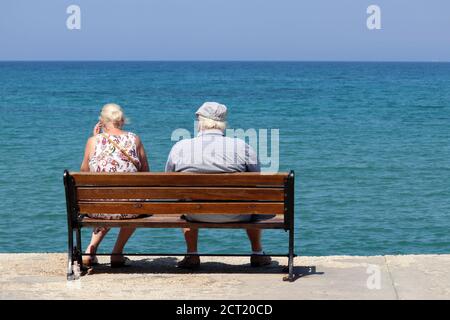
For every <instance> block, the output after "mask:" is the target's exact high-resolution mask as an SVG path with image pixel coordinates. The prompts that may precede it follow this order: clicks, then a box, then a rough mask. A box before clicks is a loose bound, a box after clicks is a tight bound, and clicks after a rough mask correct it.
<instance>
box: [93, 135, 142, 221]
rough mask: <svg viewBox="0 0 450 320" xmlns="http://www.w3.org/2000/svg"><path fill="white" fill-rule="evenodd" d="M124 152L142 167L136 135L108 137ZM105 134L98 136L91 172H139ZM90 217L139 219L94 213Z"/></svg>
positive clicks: (131, 216)
mask: <svg viewBox="0 0 450 320" xmlns="http://www.w3.org/2000/svg"><path fill="white" fill-rule="evenodd" d="M105 135H106V136H107V137H109V139H111V140H112V141H114V142H115V143H116V144H117V145H118V146H120V148H121V149H122V150H125V151H126V152H127V153H128V155H129V156H130V157H131V158H132V159H133V162H134V163H136V164H138V166H140V161H139V157H138V153H137V147H136V135H135V134H134V133H132V132H127V133H124V134H120V135H108V134H105ZM107 137H105V136H104V135H103V134H98V135H96V137H95V139H96V141H95V149H94V153H93V155H92V156H91V158H90V159H89V170H90V172H137V171H139V169H138V168H137V167H136V165H135V164H134V163H133V162H132V161H130V159H128V157H127V156H126V155H125V154H124V153H123V152H122V151H121V150H120V149H118V148H116V147H115V146H114V144H112V143H111V142H110V141H109V140H108V139H107ZM89 217H91V218H96V219H108V220H111V219H133V218H137V217H139V215H135V214H120V215H116V214H106V213H94V214H89Z"/></svg>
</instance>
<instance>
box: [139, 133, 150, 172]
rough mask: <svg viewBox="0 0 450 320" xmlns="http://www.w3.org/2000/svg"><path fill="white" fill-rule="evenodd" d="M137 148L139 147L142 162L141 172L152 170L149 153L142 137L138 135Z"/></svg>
mask: <svg viewBox="0 0 450 320" xmlns="http://www.w3.org/2000/svg"><path fill="white" fill-rule="evenodd" d="M136 148H137V152H138V157H139V161H140V162H141V168H140V170H139V171H141V172H148V171H150V166H149V164H148V160H147V154H146V153H145V148H144V144H143V143H142V141H141V139H140V138H139V137H138V136H136Z"/></svg>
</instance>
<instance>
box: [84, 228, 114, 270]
mask: <svg viewBox="0 0 450 320" xmlns="http://www.w3.org/2000/svg"><path fill="white" fill-rule="evenodd" d="M108 231H109V228H104V227H99V228H95V229H94V230H93V231H92V237H91V242H90V243H89V245H88V246H87V248H86V253H89V254H93V255H92V256H85V257H83V264H85V265H90V264H91V261H92V260H93V259H94V258H95V254H96V253H97V249H98V246H99V245H100V242H102V240H103V238H104V237H105V236H106V234H107V233H108Z"/></svg>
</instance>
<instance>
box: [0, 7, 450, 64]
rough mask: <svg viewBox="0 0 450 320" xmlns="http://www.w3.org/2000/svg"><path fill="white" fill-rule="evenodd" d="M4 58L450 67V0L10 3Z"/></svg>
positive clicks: (0, 48)
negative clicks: (71, 18) (75, 12)
mask: <svg viewBox="0 0 450 320" xmlns="http://www.w3.org/2000/svg"><path fill="white" fill-rule="evenodd" d="M71 4H76V5H79V6H80V8H81V30H68V29H67V27H66V19H67V17H68V14H67V13H66V8H67V7H68V6H69V5H71ZM371 4H376V5H378V6H380V8H381V14H382V15H381V19H382V20H381V23H382V29H381V30H372V31H371V30H368V29H367V27H366V19H367V17H368V15H367V13H366V9H367V7H368V6H369V5H371ZM0 60H309V61H310V60H333V61H338V60H349V61H357V60H363V61H386V60H388V61H450V1H448V0H428V1H426V0H371V1H366V0H309V1H303V0H146V1H144V0H70V1H67V0H39V1H32V0H28V1H25V0H1V3H0Z"/></svg>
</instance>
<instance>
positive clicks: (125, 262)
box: [111, 256, 130, 268]
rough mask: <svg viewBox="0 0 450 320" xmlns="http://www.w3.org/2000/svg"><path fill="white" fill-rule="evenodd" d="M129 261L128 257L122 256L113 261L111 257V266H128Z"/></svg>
mask: <svg viewBox="0 0 450 320" xmlns="http://www.w3.org/2000/svg"><path fill="white" fill-rule="evenodd" d="M129 262H130V259H128V258H126V257H123V256H122V258H121V259H120V260H118V261H113V260H112V258H111V268H123V267H129V266H130V265H129V264H128V263H129Z"/></svg>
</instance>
